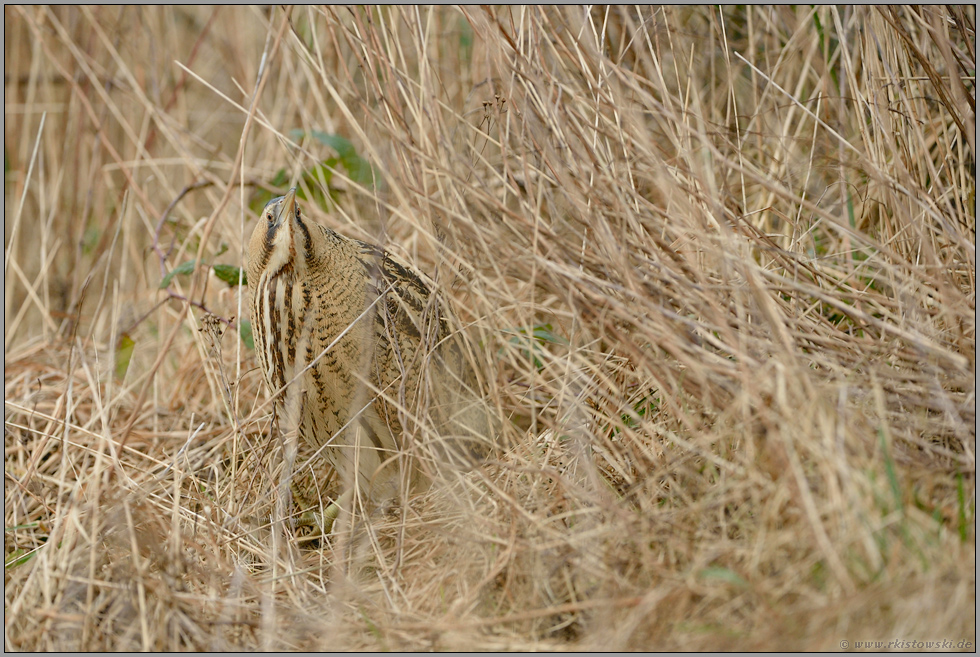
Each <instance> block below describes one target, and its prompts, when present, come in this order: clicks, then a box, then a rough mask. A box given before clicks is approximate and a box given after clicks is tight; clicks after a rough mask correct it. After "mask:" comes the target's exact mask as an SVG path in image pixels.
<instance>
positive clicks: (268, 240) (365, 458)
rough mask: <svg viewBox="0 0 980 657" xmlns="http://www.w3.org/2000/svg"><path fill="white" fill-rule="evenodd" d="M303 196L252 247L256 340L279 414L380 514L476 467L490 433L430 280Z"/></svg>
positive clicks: (265, 217)
mask: <svg viewBox="0 0 980 657" xmlns="http://www.w3.org/2000/svg"><path fill="white" fill-rule="evenodd" d="M296 196H297V190H296V188H295V187H293V188H292V189H290V190H289V191H288V192H287V193H286V194H285V195H284V196H280V197H278V198H274V199H272V200H271V201H269V202H268V204H267V205H266V206H265V209H264V210H263V212H262V215H261V217H260V218H259V221H258V223H257V225H256V226H255V228H254V230H253V232H252V235H251V238H250V240H249V243H248V246H247V249H246V254H245V270H246V278H247V281H248V289H249V295H250V312H251V318H252V334H253V338H254V344H255V351H256V355H257V360H258V363H259V366H260V369H261V370H262V373H263V375H264V378H265V382H266V384H267V385H268V387H269V389H270V391H271V393H272V395H273V398H274V400H275V403H276V404H277V408H279V409H281V410H284V411H286V415H287V416H288V415H289V413H290V412H291V413H292V415H293V417H292V418H291V422H292V423H293V425H294V426H296V428H297V433H298V436H299V439H300V440H301V441H303V442H305V443H306V444H307V445H309V446H311V447H313V448H316V449H318V450H319V451H320V453H322V454H323V456H324V457H325V458H326V459H327V461H328V462H329V463H330V465H332V466H333V468H334V470H335V471H336V472H337V473H338V475H339V476H340V480H341V481H342V482H343V485H344V486H346V487H347V492H345V493H344V496H342V497H341V498H340V499H341V500H344V501H349V500H350V499H351V497H352V496H353V495H354V494H358V495H359V496H360V499H361V500H362V501H366V502H368V503H369V504H371V505H375V506H378V505H385V504H387V503H390V502H391V501H392V500H394V499H395V498H396V497H397V495H398V494H399V491H400V490H404V488H403V487H404V485H405V484H406V483H407V484H408V486H409V487H410V489H411V488H412V487H416V486H417V484H418V483H419V482H420V481H423V480H426V479H428V480H430V481H431V479H432V477H433V476H435V475H438V474H439V473H444V472H446V468H447V467H448V468H450V469H458V468H469V467H472V466H474V465H476V464H478V463H479V462H481V461H482V460H483V459H485V458H486V456H487V454H488V452H489V450H490V447H491V445H492V443H493V437H494V434H495V422H494V419H493V417H492V414H491V413H490V410H489V407H488V406H487V404H486V403H485V401H484V399H483V397H482V394H481V392H480V386H479V377H478V376H477V374H476V370H475V369H474V367H473V366H472V364H471V358H470V357H469V355H470V353H471V352H470V350H469V348H468V347H469V344H468V343H467V341H466V339H465V337H464V334H463V333H462V332H461V330H460V327H459V323H458V321H457V320H456V318H455V316H454V315H453V314H452V313H451V312H450V310H449V306H448V305H447V303H446V301H445V299H444V298H443V296H442V295H441V294H439V293H438V292H437V291H436V287H435V285H434V284H433V282H432V280H431V279H429V278H428V277H426V276H424V275H423V274H421V273H420V272H418V271H416V270H414V269H413V268H412V267H411V266H409V265H408V264H407V263H405V262H404V261H402V260H401V259H399V258H398V257H396V256H394V255H393V254H391V253H389V252H388V251H386V250H385V249H382V248H381V247H379V246H376V245H373V244H369V243H367V242H363V241H360V240H356V239H352V238H349V237H346V236H344V235H341V234H339V233H337V232H335V231H333V230H331V229H329V228H327V227H325V226H323V225H321V224H319V223H317V222H315V221H311V220H310V219H308V218H307V217H306V215H305V214H303V212H302V210H301V208H300V206H299V204H298V203H297V198H296ZM289 409H292V411H290V410H289ZM338 503H339V501H338V502H335V503H334V504H333V505H331V507H330V508H329V509H328V513H327V514H326V515H327V516H331V517H330V518H328V520H327V521H326V525H327V526H324V525H323V524H322V523H321V529H323V530H324V531H325V532H328V531H329V524H332V522H333V520H332V518H335V517H336V516H337V514H338V512H339V508H338V507H337V504H338Z"/></svg>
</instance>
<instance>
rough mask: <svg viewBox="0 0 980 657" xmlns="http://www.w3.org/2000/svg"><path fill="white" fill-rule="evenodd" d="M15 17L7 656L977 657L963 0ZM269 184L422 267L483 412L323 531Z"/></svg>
mask: <svg viewBox="0 0 980 657" xmlns="http://www.w3.org/2000/svg"><path fill="white" fill-rule="evenodd" d="M4 37H5V38H4V56H5V60H4V61H5V68H4V88H5V92H4V94H5V95H4V98H5V104H4V112H5V137H4V140H5V141H4V151H5V153H4V154H5V167H4V173H5V180H4V190H5V191H4V213H5V214H4V216H5V220H4V240H5V242H4V243H5V245H6V250H5V253H4V304H5V306H4V329H5V333H4V473H5V478H4V491H5V492H4V552H5V568H4V640H5V648H6V649H8V650H36V651H41V650H58V651H68V650H87V651H88V650H92V651H96V650H141V649H142V650H160V651H163V650H236V651H237V650H260V649H263V650H264V649H270V650H303V651H310V650H430V649H431V650H454V651H455V650H590V651H591V650H719V649H738V650H787V649H788V650H839V649H841V648H842V647H843V648H856V649H860V648H861V647H862V645H861V644H860V643H858V642H864V641H881V642H886V643H887V642H889V641H908V642H913V643H912V645H905V646H904V647H907V648H919V649H927V648H929V647H934V646H937V647H946V648H952V649H966V650H975V649H976V566H975V564H976V516H975V513H976V131H975V126H976V103H975V97H976V79H975V71H976V50H975V43H976V36H975V8H973V7H970V6H966V7H955V8H952V7H920V8H907V7H871V6H851V7H841V8H838V7H817V8H810V7H797V8H791V7H775V8H774V7H723V8H717V7H712V8H708V7H683V8H681V7H673V8H671V7H667V8H656V7H640V8H636V7H631V8H626V7H622V8H616V7H609V8H601V7H593V8H591V9H589V8H582V7H560V8H546V7H536V8H522V7H507V8H476V7H465V8H454V7H438V8H418V7H395V8H344V7H325V8H324V7H320V8H298V7H296V8H288V9H285V10H284V9H282V8H280V7H273V8H240V7H198V6H195V7H144V8H137V7H108V6H104V7H47V6H34V7H16V6H8V7H5V9H4ZM294 184H295V185H298V186H299V187H300V190H301V194H302V196H303V199H304V200H303V201H301V202H302V203H303V208H304V212H305V213H306V214H307V215H308V216H310V217H312V218H313V219H314V220H316V221H319V222H321V223H323V224H325V225H327V226H330V227H331V228H333V229H335V230H337V231H339V232H342V233H344V234H346V235H349V236H352V237H357V238H360V239H366V240H369V241H372V242H375V243H378V244H382V245H383V246H385V248H387V249H389V250H391V251H392V252H395V253H397V254H399V255H400V256H402V257H404V258H405V259H407V260H409V261H410V262H412V263H413V264H414V265H415V266H417V267H418V268H419V269H420V270H422V271H425V272H426V273H428V274H429V275H430V276H432V277H433V278H434V279H435V281H436V283H437V284H438V285H439V287H440V288H441V289H442V290H443V291H444V292H445V293H446V296H447V298H449V299H450V300H451V303H452V304H453V308H454V310H455V311H456V313H457V314H458V315H459V317H460V319H461V321H462V323H463V324H464V325H465V326H466V327H467V331H468V332H469V333H470V334H471V336H472V341H471V342H472V345H473V346H474V350H475V351H476V352H477V353H478V356H479V358H480V359H481V362H482V363H483V366H482V368H481V377H482V379H483V384H484V386H485V388H486V394H487V400H488V403H489V404H490V405H491V406H492V408H493V409H494V412H495V413H496V414H497V415H498V416H499V417H500V419H501V426H502V427H503V429H502V432H501V435H500V436H499V440H498V442H497V447H496V449H495V450H494V453H493V454H492V456H491V458H490V459H489V460H488V462H487V463H486V464H484V465H483V466H482V467H480V468H478V469H476V470H474V471H473V472H470V473H466V474H465V475H464V476H461V477H460V478H459V480H458V481H456V482H454V483H453V484H452V485H449V484H446V485H443V486H435V487H433V488H431V489H430V490H428V491H427V492H425V493H423V494H420V495H418V496H417V497H415V498H413V499H411V500H410V501H408V502H407V503H406V504H403V505H401V506H399V507H398V508H395V509H389V510H387V511H385V512H381V513H375V514H371V515H369V516H367V517H364V518H360V519H358V520H357V521H356V522H347V523H340V525H339V526H338V527H337V529H336V530H335V531H334V533H333V534H331V535H330V536H328V537H312V539H311V537H309V536H299V535H298V534H297V531H296V526H295V510H294V508H293V505H292V504H291V502H290V497H289V495H288V494H287V493H288V490H289V486H288V484H289V483H290V482H300V481H305V482H306V485H307V486H313V487H314V488H316V490H317V491H318V492H319V494H321V495H322V496H323V498H324V499H329V498H330V497H331V496H335V495H336V494H338V493H339V489H338V483H337V482H336V481H335V477H334V476H333V474H332V473H331V472H330V471H329V468H325V467H324V466H323V464H322V460H320V459H317V458H316V457H315V455H311V454H309V453H306V452H304V451H302V450H300V452H299V454H291V453H290V445H291V443H290V438H289V432H288V427H283V428H282V430H280V428H279V427H277V426H273V423H272V421H271V420H272V409H271V405H270V403H269V392H268V390H267V389H266V388H265V386H264V384H263V383H262V377H261V374H260V373H259V372H258V370H257V364H256V361H255V357H254V351H253V349H252V348H251V347H250V341H249V340H250V336H249V333H248V331H249V325H248V323H247V320H248V312H247V303H246V302H245V301H244V300H243V299H244V297H243V295H244V294H245V289H244V287H243V286H241V285H238V283H239V282H240V278H239V273H238V272H239V269H238V268H239V267H240V266H241V259H242V254H243V250H244V244H245V242H246V241H247V238H248V235H249V234H250V232H251V229H252V226H253V225H254V222H255V221H257V214H256V213H257V211H258V210H259V209H261V207H262V204H263V203H264V202H265V200H267V199H269V198H271V197H272V196H275V195H278V194H280V193H282V192H283V191H284V190H285V189H286V188H287V187H289V186H291V185H294ZM930 641H932V642H936V641H948V642H950V643H949V644H948V645H946V644H928V645H927V644H926V642H930ZM842 642H849V643H846V644H845V643H842ZM914 642H922V644H915V643H914ZM892 647H893V648H898V649H902V648H903V646H902V645H893V646H892Z"/></svg>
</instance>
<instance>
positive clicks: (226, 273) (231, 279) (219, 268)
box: [212, 264, 248, 287]
mask: <svg viewBox="0 0 980 657" xmlns="http://www.w3.org/2000/svg"><path fill="white" fill-rule="evenodd" d="M212 269H214V275H215V276H217V277H218V278H220V279H221V280H223V281H224V282H225V283H227V284H228V285H229V286H230V287H235V286H236V285H238V276H239V274H241V284H242V285H247V284H248V279H246V278H245V272H244V271H242V268H241V267H236V266H235V265H221V264H217V265H214V267H212Z"/></svg>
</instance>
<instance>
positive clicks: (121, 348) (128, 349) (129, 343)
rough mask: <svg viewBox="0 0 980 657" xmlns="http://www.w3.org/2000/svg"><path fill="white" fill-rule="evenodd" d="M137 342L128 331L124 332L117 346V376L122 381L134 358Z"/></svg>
mask: <svg viewBox="0 0 980 657" xmlns="http://www.w3.org/2000/svg"><path fill="white" fill-rule="evenodd" d="M135 346H136V343H135V342H134V341H133V339H132V338H131V337H129V334H128V333H123V334H122V337H120V338H119V344H118V345H117V346H116V378H117V379H119V380H120V381H122V380H123V379H125V378H126V370H128V369H129V361H130V360H132V358H133V347H135Z"/></svg>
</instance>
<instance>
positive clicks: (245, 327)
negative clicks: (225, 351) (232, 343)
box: [238, 319, 255, 351]
mask: <svg viewBox="0 0 980 657" xmlns="http://www.w3.org/2000/svg"><path fill="white" fill-rule="evenodd" d="M238 335H240V336H241V338H242V342H244V343H245V346H246V347H248V348H249V349H251V350H252V351H255V340H253V339H252V322H250V321H248V320H247V319H243V320H242V321H240V322H238Z"/></svg>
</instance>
